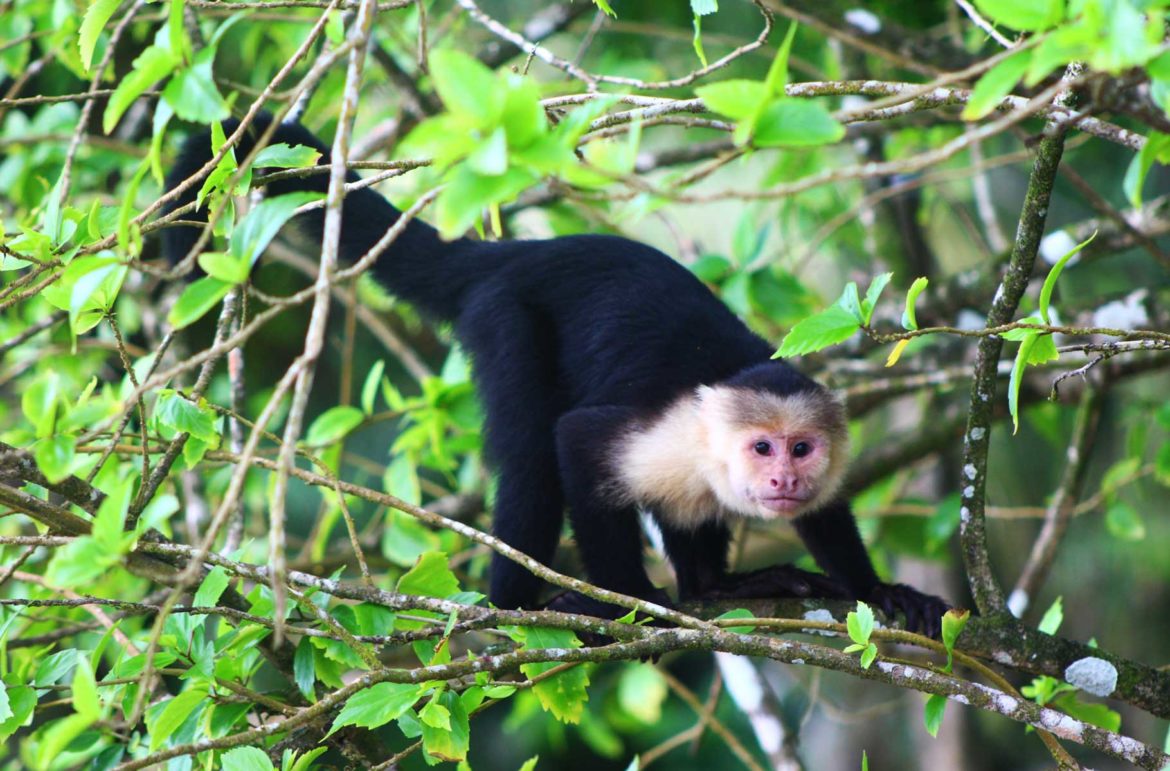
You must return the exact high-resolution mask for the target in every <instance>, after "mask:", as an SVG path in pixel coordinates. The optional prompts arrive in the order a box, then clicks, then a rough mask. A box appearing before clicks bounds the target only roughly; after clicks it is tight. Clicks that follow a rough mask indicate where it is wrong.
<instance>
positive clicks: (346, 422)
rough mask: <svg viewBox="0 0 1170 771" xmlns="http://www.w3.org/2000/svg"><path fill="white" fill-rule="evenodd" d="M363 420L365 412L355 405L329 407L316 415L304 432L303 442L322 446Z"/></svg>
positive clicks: (346, 432)
mask: <svg viewBox="0 0 1170 771" xmlns="http://www.w3.org/2000/svg"><path fill="white" fill-rule="evenodd" d="M363 420H365V413H363V412H362V411H361V410H360V409H358V408H357V407H352V406H349V405H340V406H337V407H330V408H329V409H327V410H325V412H322V413H321V414H320V415H318V416H317V419H316V420H314V421H313V424H312V425H311V426H309V430H308V431H307V432H306V434H305V444H307V445H309V446H310V447H323V446H325V445H329V444H333V443H334V442H336V441H338V440H340V439H342V438H344V437H345V436H347V435H348V434H349V433H350V432H351V431H353V430H354V429H355V428H357V427H358V426H360V425H361V423H362V421H363Z"/></svg>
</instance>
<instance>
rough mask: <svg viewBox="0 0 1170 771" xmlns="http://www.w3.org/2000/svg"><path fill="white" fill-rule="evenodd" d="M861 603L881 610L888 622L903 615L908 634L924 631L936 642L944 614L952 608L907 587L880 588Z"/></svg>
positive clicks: (931, 596) (888, 586)
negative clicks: (864, 602) (900, 614)
mask: <svg viewBox="0 0 1170 771" xmlns="http://www.w3.org/2000/svg"><path fill="white" fill-rule="evenodd" d="M862 599H863V600H865V601H866V602H868V603H869V604H871V605H874V606H876V607H877V608H879V609H880V610H881V611H882V613H884V614H886V617H887V618H890V619H893V618H894V617H895V616H897V615H898V614H899V613H902V614H904V615H905V617H906V626H905V629H906V630H907V631H909V632H917V631H921V632H922V633H923V634H925V635H926V636H927V637H933V638H935V639H938V638H939V637H941V635H942V617H943V614H944V613H946V612H947V611H948V610H950V609H951V604H950V603H949V602H947V601H946V600H944V599H943V598H941V597H935V596H934V595H933V594H924V593H923V592H920V591H918V590H917V589H915V588H914V587H913V586H907V585H906V584H878V585H877V587H876V588H874V590H873V591H872V592H870V594H869V596H868V597H863V598H862Z"/></svg>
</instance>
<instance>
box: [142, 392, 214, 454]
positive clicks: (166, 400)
mask: <svg viewBox="0 0 1170 771" xmlns="http://www.w3.org/2000/svg"><path fill="white" fill-rule="evenodd" d="M200 401H202V400H200ZM154 419H155V420H156V421H158V422H159V423H161V424H162V425H164V426H169V427H170V428H173V429H174V430H175V431H178V432H180V433H187V434H190V435H191V436H193V437H195V438H196V439H201V440H203V441H205V442H210V443H213V444H214V443H217V442H219V433H218V432H216V430H215V421H216V417H215V413H214V412H212V411H211V408H210V407H204V406H202V405H197V404H195V403H193V402H192V401H190V400H189V399H187V398H186V397H185V396H183V395H182V394H180V393H179V392H178V391H175V390H173V389H170V388H164V389H162V390H160V391H159V392H158V401H157V402H155V406H154Z"/></svg>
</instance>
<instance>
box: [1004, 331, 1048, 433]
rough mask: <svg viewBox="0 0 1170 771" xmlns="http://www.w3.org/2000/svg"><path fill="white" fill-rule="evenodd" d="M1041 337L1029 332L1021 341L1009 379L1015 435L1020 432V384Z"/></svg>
mask: <svg viewBox="0 0 1170 771" xmlns="http://www.w3.org/2000/svg"><path fill="white" fill-rule="evenodd" d="M1039 337H1040V333H1039V332H1035V331H1032V330H1028V331H1027V332H1026V333H1025V335H1024V338H1023V339H1022V340H1021V341H1020V348H1019V350H1017V351H1016V360H1015V362H1013V363H1012V375H1011V377H1010V378H1009V379H1008V412H1010V413H1011V416H1012V433H1013V434H1015V433H1016V432H1017V431H1019V430H1020V384H1021V383H1022V382H1023V380H1024V369H1025V368H1026V367H1027V366H1028V357H1029V356H1030V355H1031V353H1032V348H1033V347H1034V346H1035V345H1036V341H1037V339H1039Z"/></svg>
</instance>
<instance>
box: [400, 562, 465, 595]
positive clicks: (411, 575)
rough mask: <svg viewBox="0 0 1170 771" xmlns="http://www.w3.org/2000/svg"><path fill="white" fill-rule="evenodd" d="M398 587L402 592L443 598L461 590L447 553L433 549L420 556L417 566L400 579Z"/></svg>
mask: <svg viewBox="0 0 1170 771" xmlns="http://www.w3.org/2000/svg"><path fill="white" fill-rule="evenodd" d="M396 588H397V591H399V592H401V593H402V594H419V595H422V596H423V597H440V598H441V597H448V596H450V595H452V594H455V593H456V592H458V591H459V579H457V578H456V577H455V574H454V573H452V572H451V568H449V567H447V555H446V554H444V553H443V552H441V551H433V552H428V553H427V554H424V555H422V556H421V557H419V558H418V562H417V563H415V566H414V567H412V568H411V569H410V570H408V571H407V572H406V573H405V574H404V575H403V576H402V578H400V579H398V586H397V587H396Z"/></svg>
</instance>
